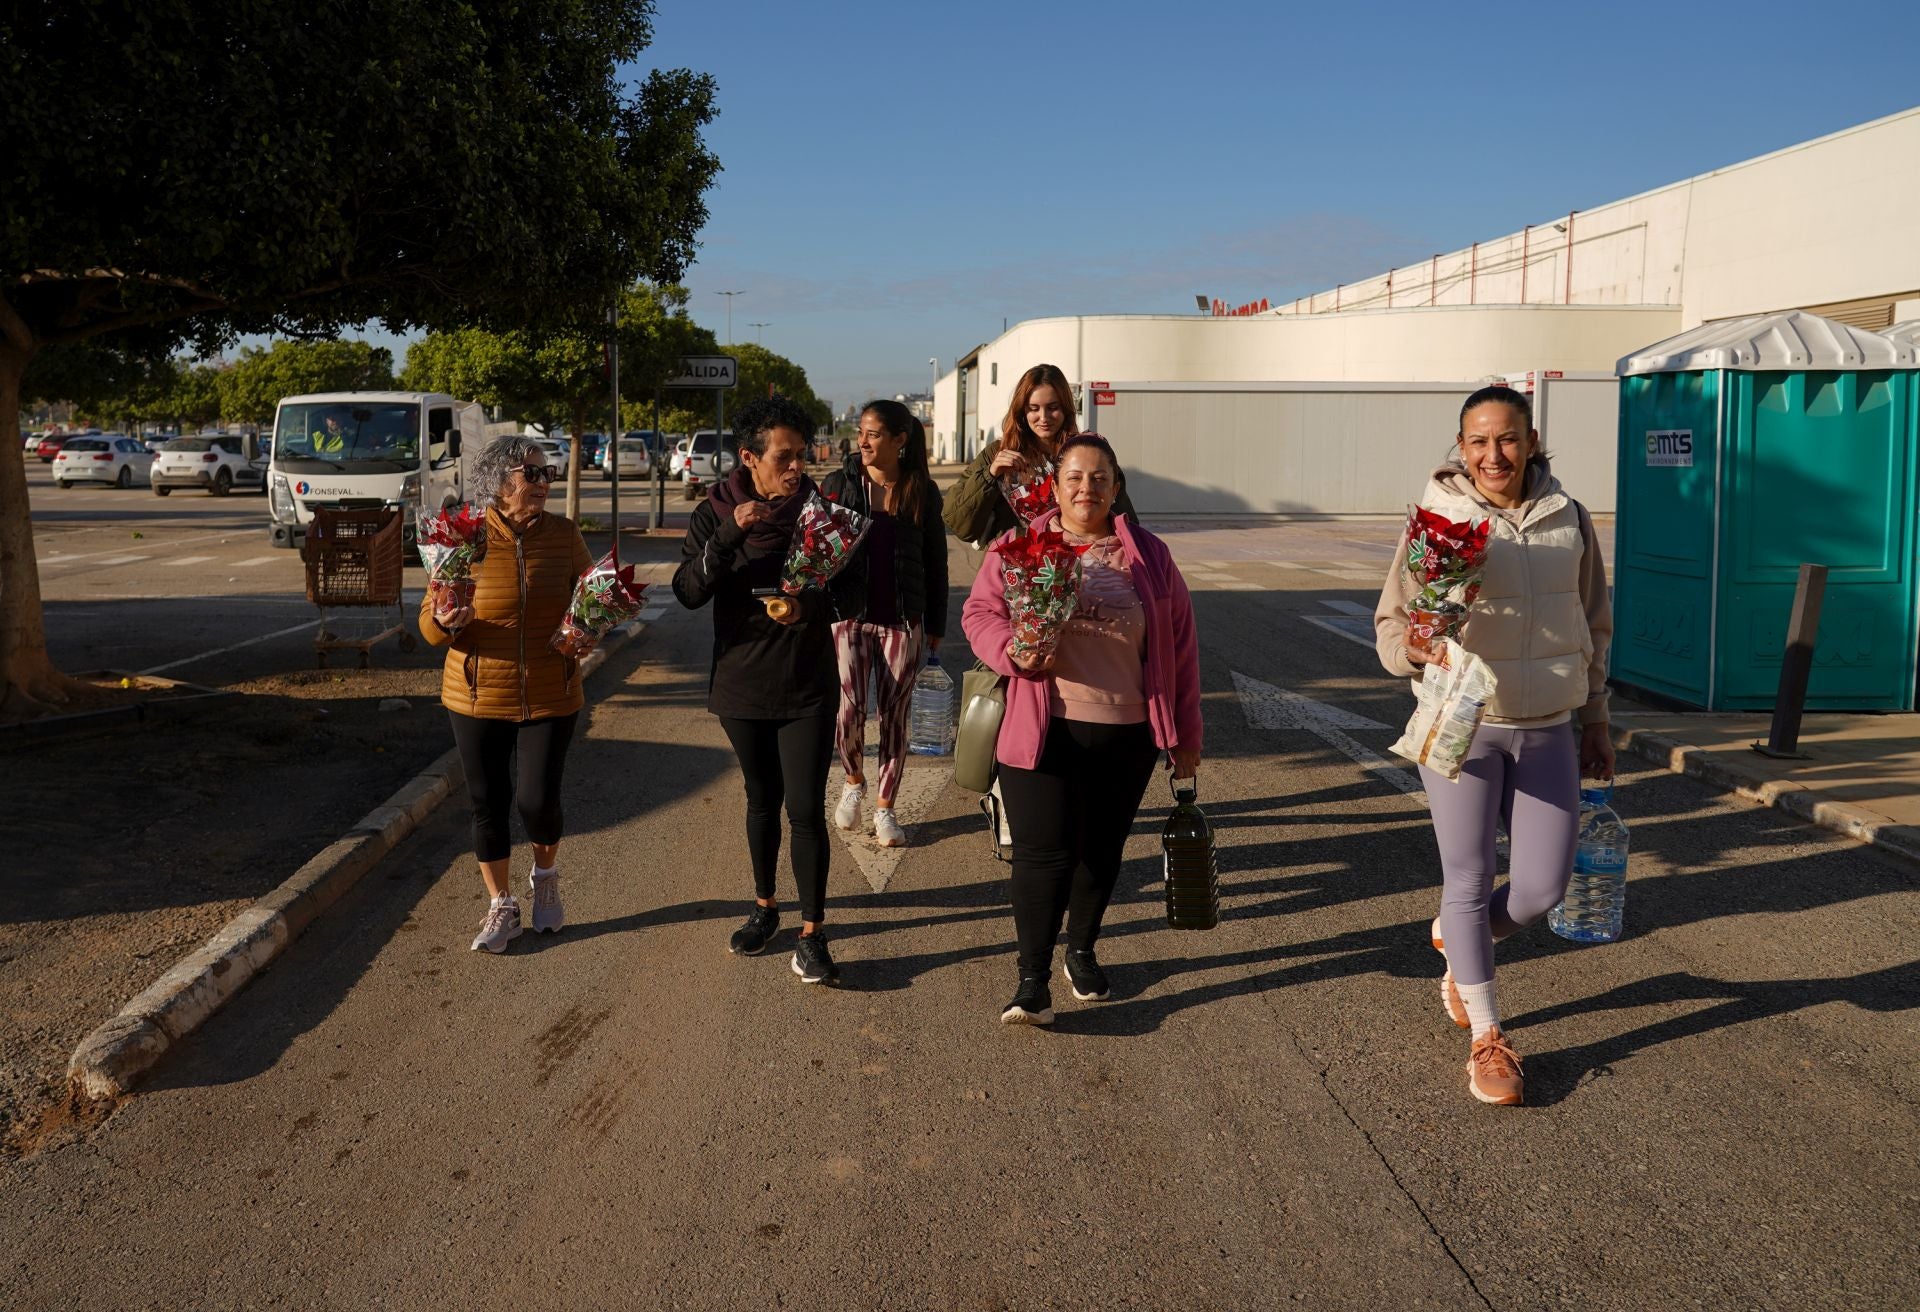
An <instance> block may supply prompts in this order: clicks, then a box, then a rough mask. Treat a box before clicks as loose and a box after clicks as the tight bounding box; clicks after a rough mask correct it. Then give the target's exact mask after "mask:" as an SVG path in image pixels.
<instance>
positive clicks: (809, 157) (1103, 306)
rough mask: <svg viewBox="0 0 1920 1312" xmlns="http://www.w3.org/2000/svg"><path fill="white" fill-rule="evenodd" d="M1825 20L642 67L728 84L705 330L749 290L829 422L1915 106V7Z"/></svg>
mask: <svg viewBox="0 0 1920 1312" xmlns="http://www.w3.org/2000/svg"><path fill="white" fill-rule="evenodd" d="M1841 12H1843V13H1844V18H1842V19H1835V18H1829V17H1825V16H1822V15H1821V14H1820V10H1819V8H1818V7H1814V8H1809V7H1808V6H1805V5H1795V6H1788V5H1783V4H1774V3H1757V4H1755V3H1750V4H1747V5H1743V6H1711V7H1710V6H1686V5H1672V4H1667V5H1641V4H1633V5H1612V6H1606V7H1600V6H1582V5H1561V6H1554V5H1540V4H1531V5H1524V6H1522V5H1483V6H1450V5H1433V4H1424V5H1411V4H1400V3H1372V4H1365V5H1354V4H1349V5H1316V6H1295V5H1288V4H1275V3H1268V4H1241V3H1231V4H1229V3H1207V2H1206V0H1189V3H1186V4H1177V5H1176V4H1164V3H1162V4H1138V3H1130V2H1121V3H1112V2H1109V3H1104V4H1093V3H1079V2H1069V0H1051V2H1050V0H1034V2H1033V3H1026V4H1012V3H1000V2H998V0H974V3H972V4H969V5H922V4H912V3H898V2H896V3H884V4H882V3H865V2H864V0H863V2H860V3H842V4H819V5H815V4H792V3H787V4H773V3H762V2H760V0H735V2H734V3H730V4H724V5H716V4H711V3H703V4H694V3H691V2H690V0H660V4H659V9H658V13H657V17H656V25H655V41H654V45H653V46H652V48H651V49H650V50H648V51H647V53H646V55H645V57H644V62H645V63H646V64H648V65H650V66H655V67H681V66H684V67H689V68H696V69H701V70H704V71H706V72H710V73H712V74H713V75H714V76H715V77H716V78H717V79H718V81H719V88H720V104H721V110H722V112H721V115H720V117H719V119H717V120H716V121H715V123H714V124H713V125H712V128H711V129H710V132H709V138H708V139H709V141H710V142H711V144H712V146H713V148H714V150H715V152H716V153H717V154H718V155H719V157H720V160H721V163H722V165H723V166H724V168H725V172H724V173H723V174H722V175H721V177H720V180H719V182H718V183H717V185H716V186H715V188H714V190H713V191H712V192H711V193H710V195H709V201H708V203H709V209H710V210H711V215H712V217H711V219H710V220H709V223H708V226H707V229H706V231H705V233H704V236H703V246H702V249H701V252H700V258H699V261H698V263H697V264H696V265H695V267H694V268H693V269H692V270H691V271H690V272H689V273H688V275H687V284H688V286H689V287H690V288H691V289H692V290H693V293H694V297H693V304H694V308H695V313H696V315H697V317H699V318H700V319H701V321H702V322H704V323H706V324H707V325H708V326H710V327H712V328H713V329H715V331H716V332H718V333H720V334H721V335H722V336H724V335H725V333H726V322H725V320H726V310H725V305H726V302H725V301H724V300H723V298H721V297H719V296H717V295H715V294H714V293H715V292H716V291H718V290H720V289H726V288H737V289H741V290H742V291H743V292H744V294H743V295H741V296H739V297H737V298H736V299H735V302H734V313H733V332H734V336H735V338H736V339H738V340H743V341H751V340H754V337H755V335H756V333H757V334H758V335H759V336H760V338H761V340H763V341H764V343H765V344H766V345H767V346H768V347H770V348H772V349H774V350H777V351H780V352H781V353H782V354H785V355H788V356H791V357H792V358H794V359H795V360H798V361H799V362H800V363H801V364H802V365H804V366H805V367H806V369H807V371H808V374H809V376H810V377H811V378H812V380H813V382H814V384H815V390H816V391H818V392H819V393H820V394H821V395H822V396H825V397H828V398H829V399H831V400H833V401H834V402H835V403H836V404H845V403H847V402H848V401H851V400H854V399H856V398H858V399H865V397H866V396H867V395H870V394H891V393H893V392H896V391H901V390H905V389H909V388H922V387H924V386H925V385H926V380H927V379H928V377H929V374H930V370H929V369H928V367H927V363H926V362H927V359H928V357H930V356H934V357H938V358H939V360H940V362H941V367H942V368H943V369H945V368H947V367H949V366H950V365H951V363H952V360H953V358H954V356H955V355H956V354H958V353H960V352H963V351H965V350H967V349H969V348H971V347H972V346H974V345H976V344H978V343H980V342H982V341H986V340H989V339H991V338H992V337H993V336H995V335H996V334H997V333H998V332H999V331H1000V326H1001V322H1002V320H1003V319H1005V320H1007V321H1013V322H1017V321H1018V320H1020V319H1023V318H1032V317H1035V316H1040V315H1050V314H1072V313H1101V312H1172V313H1184V312H1187V311H1190V310H1192V308H1193V296H1194V293H1196V292H1205V293H1207V294H1209V295H1215V296H1220V297H1223V298H1225V299H1227V300H1228V301H1230V302H1238V301H1243V300H1251V299H1257V298H1258V297H1261V296H1266V297H1269V298H1270V299H1272V300H1274V301H1276V302H1277V301H1280V300H1283V299H1290V298H1292V297H1294V296H1296V295H1300V294H1302V293H1304V292H1308V291H1315V290H1318V289H1320V288H1323V287H1330V286H1332V285H1333V284H1334V283H1335V282H1340V281H1348V280H1352V279H1356V278H1359V277H1364V276H1367V275H1369V274H1373V273H1377V272H1381V271H1384V270H1385V269H1386V267H1387V266H1389V265H1391V264H1403V263H1410V262H1412V261H1415V260H1420V259H1424V258H1426V257H1427V256H1429V255H1432V254H1434V253H1435V252H1439V251H1448V250H1452V249H1454V248H1456V247H1459V246H1463V245H1465V244H1467V243H1469V242H1471V241H1474V240H1477V239H1480V238H1485V237H1492V236H1496V235H1499V234H1502V233H1505V232H1508V231H1512V230H1516V229H1518V228H1519V227H1520V226H1521V225H1522V224H1524V223H1528V222H1537V221H1541V220H1544V219H1549V218H1552V217H1557V216H1560V215H1562V214H1565V213H1566V211H1567V210H1568V209H1570V208H1571V209H1579V208H1586V207H1590V206H1593V205H1597V204H1600V203H1603V202H1606V201H1609V200H1615V199H1618V198H1620V197H1622V196H1627V195H1630V194H1632V193H1634V192H1637V191H1644V190H1646V189H1648V188H1651V187H1656V186H1660V185H1663V184H1665V183H1668V182H1673V181H1677V180H1679V179H1681V178H1684V177H1687V176H1689V175H1692V174H1695V173H1700V172H1704V171H1706V170H1708V169H1712V168H1716V167H1719V166H1722V165H1725V164H1730V163H1734V162H1736V161H1738V160H1741V159H1746V158H1749V157H1751V156H1754V155H1758V154H1763V153H1765V152H1767V151H1770V150H1775V149H1779V148H1780V147H1783V146H1789V145H1792V144H1794V143H1796V142H1799V141H1804V140H1806V139H1808V138H1810V137H1815V136H1819V135H1821V134H1824V133H1827V132H1832V131H1835V130H1838V129H1840V128H1844V127H1848V126H1851V125H1853V124H1856V123H1861V122H1865V121H1867V120H1869V119H1873V118H1878V117H1881V116H1882V115H1885V114H1889V113H1893V112H1895V111H1898V110H1902V109H1906V108H1909V107H1911V106H1912V105H1913V104H1915V103H1916V102H1920V75H1916V72H1917V70H1920V16H1917V15H1920V6H1915V5H1913V4H1911V3H1906V4H1898V5H1896V4H1883V3H1874V2H1869V3H1858V4H1852V5H1849V6H1847V7H1846V8H1845V10H1844V11H1841ZM1896 166H1897V165H1896V164H1895V162H1893V161H1889V167H1896ZM1904 166H1905V167H1909V168H1911V167H1916V166H1920V161H1905V162H1904ZM753 321H765V322H767V324H768V325H769V326H768V327H766V328H765V329H763V330H756V329H753V328H750V327H749V326H748V324H749V323H750V322H753Z"/></svg>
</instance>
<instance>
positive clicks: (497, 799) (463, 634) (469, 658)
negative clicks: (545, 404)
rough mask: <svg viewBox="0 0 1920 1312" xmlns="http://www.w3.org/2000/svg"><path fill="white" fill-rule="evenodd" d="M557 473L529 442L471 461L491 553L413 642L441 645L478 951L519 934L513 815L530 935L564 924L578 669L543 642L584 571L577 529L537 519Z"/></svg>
mask: <svg viewBox="0 0 1920 1312" xmlns="http://www.w3.org/2000/svg"><path fill="white" fill-rule="evenodd" d="M553 478H554V469H553V467H552V466H551V465H549V464H547V453H546V451H545V450H544V449H543V448H542V447H540V446H539V445H538V444H537V443H535V442H534V441H533V440H532V439H530V438H526V437H518V436H515V437H501V438H496V439H494V441H492V442H490V443H488V444H487V446H486V448H485V449H484V450H483V451H482V452H481V453H480V458H479V460H478V461H477V462H476V464H475V468H474V474H473V480H472V485H471V486H472V489H473V494H474V497H473V500H474V504H475V505H477V506H484V507H485V508H486V515H487V523H486V534H487V554H486V555H485V556H484V557H483V558H482V559H481V560H480V562H479V563H478V564H477V565H476V566H475V567H474V581H475V584H476V585H477V586H476V587H475V590H474V598H473V604H472V605H469V606H461V607H457V608H453V609H441V608H440V607H441V606H443V605H444V603H445V596H444V594H436V593H432V592H429V593H428V595H427V596H426V597H425V598H424V599H423V600H422V601H421V603H420V633H421V636H423V637H424V638H426V640H427V641H428V642H430V643H432V644H433V645H434V646H436V647H446V648H447V649H448V650H447V659H446V664H445V666H444V667H443V668H442V671H441V675H440V703H441V705H443V706H445V707H446V708H447V717H448V719H449V720H451V721H452V723H453V740H454V743H455V744H456V745H457V746H458V747H459V749H460V762H461V766H462V767H463V769H464V772H465V774H466V779H467V794H468V796H469V798H470V799H471V800H472V803H473V847H474V854H475V856H476V857H478V858H479V861H480V878H481V879H482V881H484V882H485V884H486V887H487V892H488V894H489V895H490V897H491V901H490V902H489V904H488V907H487V915H486V918H485V919H484V920H483V921H482V922H481V924H480V932H479V934H478V935H476V936H475V938H474V940H473V948H474V950H475V951H481V950H485V951H487V952H505V951H506V950H507V944H508V943H510V942H512V941H513V940H514V939H515V938H518V937H519V935H520V928H521V926H520V904H519V903H518V902H516V901H515V900H514V897H513V894H512V892H511V891H510V888H509V884H508V871H507V865H508V860H509V858H510V856H511V855H512V850H513V838H512V834H511V831H510V830H509V828H508V812H509V811H510V810H511V809H513V808H514V807H515V806H516V805H517V806H518V808H519V811H520V820H521V823H522V824H523V825H525V827H526V831H527V837H528V838H530V839H532V840H533V883H532V891H531V897H532V901H533V927H534V929H535V930H538V931H542V932H548V933H551V932H553V931H556V930H558V929H559V928H560V927H561V926H562V925H564V924H565V923H566V912H565V910H564V908H563V907H562V906H561V904H560V874H559V871H558V869H557V868H556V865H555V863H556V861H557V859H558V857H559V852H560V834H561V812H560V781H561V775H562V773H563V771H564V770H565V767H566V761H567V747H568V745H569V744H570V743H571V742H572V741H573V731H574V726H575V725H576V724H577V723H578V721H579V719H580V708H581V707H582V706H583V705H584V704H585V701H586V699H585V697H584V696H583V694H582V693H581V690H580V667H579V662H578V661H577V660H575V659H574V658H572V657H570V656H562V655H560V654H559V653H558V652H556V651H554V650H552V648H550V647H549V646H548V645H547V644H548V642H549V641H550V640H551V639H552V637H553V634H554V631H555V630H556V629H558V628H559V627H560V621H561V619H562V618H563V617H564V616H565V614H566V611H567V606H568V603H569V602H570V601H571V600H572V598H573V585H574V581H575V580H576V579H578V578H579V577H580V575H581V574H582V573H583V572H585V570H586V569H587V567H588V566H589V565H590V564H591V563H592V559H593V558H592V556H591V555H590V554H589V553H588V551H587V544H586V542H585V541H584V540H583V539H582V538H581V536H580V530H579V529H577V528H575V527H574V525H573V522H572V521H571V520H568V519H563V518H562V517H560V516H559V515H550V514H548V513H547V510H546V504H547V491H548V489H549V488H550V487H551V486H552V483H553Z"/></svg>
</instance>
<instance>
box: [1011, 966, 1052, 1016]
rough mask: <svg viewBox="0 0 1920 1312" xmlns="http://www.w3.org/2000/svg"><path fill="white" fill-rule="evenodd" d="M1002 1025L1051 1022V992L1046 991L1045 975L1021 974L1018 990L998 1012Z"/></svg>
mask: <svg viewBox="0 0 1920 1312" xmlns="http://www.w3.org/2000/svg"><path fill="white" fill-rule="evenodd" d="M1000 1023H1001V1024H1002V1025H1051V1024H1053V994H1051V993H1049V992H1048V991H1047V977H1046V976H1045V975H1022V976H1021V977H1020V990H1019V992H1017V993H1015V994H1014V995H1013V1001H1012V1002H1009V1003H1008V1004H1007V1009H1006V1010H1005V1011H1003V1012H1001V1013H1000Z"/></svg>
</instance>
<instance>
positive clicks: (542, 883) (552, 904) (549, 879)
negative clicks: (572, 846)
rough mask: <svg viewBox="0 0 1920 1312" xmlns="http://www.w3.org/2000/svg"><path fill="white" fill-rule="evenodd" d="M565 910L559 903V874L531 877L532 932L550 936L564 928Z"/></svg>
mask: <svg viewBox="0 0 1920 1312" xmlns="http://www.w3.org/2000/svg"><path fill="white" fill-rule="evenodd" d="M566 923H567V909H566V908H565V907H564V906H562V905H561V903H560V872H559V871H558V870H550V871H548V872H547V873H546V874H544V875H542V874H538V873H536V874H535V875H534V876H533V932H534V933H536V934H552V933H554V932H555V931H557V930H560V929H562V928H564V927H565V926H566Z"/></svg>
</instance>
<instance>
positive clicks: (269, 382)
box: [219, 341, 393, 424]
mask: <svg viewBox="0 0 1920 1312" xmlns="http://www.w3.org/2000/svg"><path fill="white" fill-rule="evenodd" d="M392 386H393V352H392V351H389V350H388V349H387V348H386V347H384V346H374V345H372V344H370V343H368V342H361V341H323V342H290V341H278V342H274V343H273V344H272V345H271V346H266V347H259V346H250V347H248V348H247V349H246V350H244V351H242V352H240V358H239V359H238V360H236V361H235V362H234V364H233V367H232V368H231V369H228V370H226V371H225V372H224V373H223V374H221V375H220V379H219V389H220V400H221V405H220V409H221V412H222V413H224V414H225V415H226V416H227V417H228V418H229V419H236V420H239V421H241V422H243V423H249V424H265V423H268V422H270V421H271V420H272V419H273V409H274V407H275V406H276V405H278V404H279V402H280V398H281V397H283V396H298V395H300V394H301V393H303V392H344V391H382V390H384V389H386V388H389V387H392Z"/></svg>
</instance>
